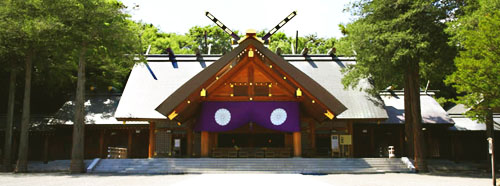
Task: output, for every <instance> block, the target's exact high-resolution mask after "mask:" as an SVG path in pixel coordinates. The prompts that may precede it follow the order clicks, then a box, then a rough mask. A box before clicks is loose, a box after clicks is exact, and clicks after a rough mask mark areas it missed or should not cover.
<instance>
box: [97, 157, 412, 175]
mask: <svg viewBox="0 0 500 186" xmlns="http://www.w3.org/2000/svg"><path fill="white" fill-rule="evenodd" d="M88 172H89V173H122V174H201V173H289V174H341V173H347V174H354V173H386V172H411V171H410V169H408V168H406V165H405V164H404V163H403V162H402V161H401V159H399V158H392V159H387V158H334V159H327V158H262V159H260V158H259V159H257V158H157V159H102V160H100V161H99V162H97V164H95V166H94V167H93V168H91V169H90V170H88Z"/></svg>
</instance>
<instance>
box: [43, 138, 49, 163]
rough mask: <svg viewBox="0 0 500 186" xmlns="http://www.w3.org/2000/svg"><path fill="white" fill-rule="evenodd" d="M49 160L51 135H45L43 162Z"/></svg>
mask: <svg viewBox="0 0 500 186" xmlns="http://www.w3.org/2000/svg"><path fill="white" fill-rule="evenodd" d="M48 162H49V135H48V134H45V135H43V163H44V164H47V163H48Z"/></svg>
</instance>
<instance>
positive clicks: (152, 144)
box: [148, 122, 156, 158]
mask: <svg viewBox="0 0 500 186" xmlns="http://www.w3.org/2000/svg"><path fill="white" fill-rule="evenodd" d="M155 131H156V126H155V123H154V122H151V123H150V124H149V151H148V158H153V157H154V156H155V139H156V138H155Z"/></svg>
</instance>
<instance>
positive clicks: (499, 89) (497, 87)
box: [446, 0, 500, 122]
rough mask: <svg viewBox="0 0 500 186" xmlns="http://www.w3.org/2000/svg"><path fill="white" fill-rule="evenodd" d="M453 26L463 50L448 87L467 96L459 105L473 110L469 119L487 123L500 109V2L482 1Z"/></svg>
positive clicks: (470, 8) (462, 98)
mask: <svg viewBox="0 0 500 186" xmlns="http://www.w3.org/2000/svg"><path fill="white" fill-rule="evenodd" d="M470 6H473V7H469V9H468V10H470V11H469V12H467V13H466V14H464V16H462V17H459V19H458V20H456V21H455V22H453V23H452V24H451V28H452V29H451V30H452V31H454V33H455V36H454V38H455V41H456V42H457V43H458V44H459V46H460V47H461V48H462V49H463V50H462V51H460V53H459V56H458V57H457V58H455V65H456V67H457V71H455V72H454V73H453V74H452V75H450V76H448V77H447V79H446V83H448V84H452V85H453V87H455V88H456V89H457V92H459V93H463V94H464V95H463V96H460V97H459V98H458V102H459V103H462V104H465V105H466V106H467V107H471V108H473V109H472V110H471V111H470V112H468V113H467V114H468V116H470V117H472V118H474V119H477V120H479V121H481V122H485V117H486V114H487V111H488V110H489V109H494V108H498V107H500V76H499V74H500V32H498V30H500V2H499V1H495V0H480V1H479V6H477V4H472V5H470Z"/></svg>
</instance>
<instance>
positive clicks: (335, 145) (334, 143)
mask: <svg viewBox="0 0 500 186" xmlns="http://www.w3.org/2000/svg"><path fill="white" fill-rule="evenodd" d="M331 139H332V151H334V152H338V151H339V150H340V149H339V136H338V135H332V138H331Z"/></svg>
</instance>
